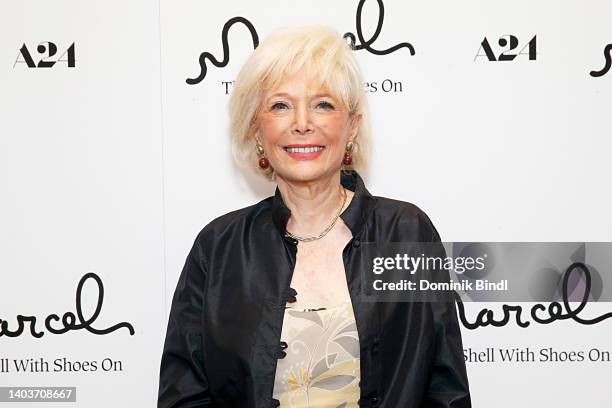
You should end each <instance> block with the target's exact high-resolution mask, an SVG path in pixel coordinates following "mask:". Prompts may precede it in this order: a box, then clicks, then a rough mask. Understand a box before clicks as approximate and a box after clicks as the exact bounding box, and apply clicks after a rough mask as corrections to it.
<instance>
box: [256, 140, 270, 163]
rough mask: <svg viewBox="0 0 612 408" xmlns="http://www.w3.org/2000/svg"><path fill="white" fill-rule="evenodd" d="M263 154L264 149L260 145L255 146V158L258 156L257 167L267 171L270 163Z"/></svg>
mask: <svg viewBox="0 0 612 408" xmlns="http://www.w3.org/2000/svg"><path fill="white" fill-rule="evenodd" d="M263 154H264V149H263V147H262V146H261V145H260V144H257V156H259V167H260V168H262V169H267V168H268V167H270V161H269V160H268V158H267V157H266V156H264V155H263Z"/></svg>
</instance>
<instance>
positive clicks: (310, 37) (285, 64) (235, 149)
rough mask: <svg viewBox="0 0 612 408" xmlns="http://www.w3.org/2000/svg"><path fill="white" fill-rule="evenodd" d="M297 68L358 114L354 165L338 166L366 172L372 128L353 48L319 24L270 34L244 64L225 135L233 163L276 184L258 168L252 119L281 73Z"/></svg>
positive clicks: (268, 172)
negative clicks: (228, 137)
mask: <svg viewBox="0 0 612 408" xmlns="http://www.w3.org/2000/svg"><path fill="white" fill-rule="evenodd" d="M301 69H304V70H305V72H306V73H307V75H308V76H309V77H310V78H313V79H315V80H316V81H319V83H320V84H321V85H322V86H323V87H324V88H326V89H327V90H328V91H329V92H330V93H331V94H332V95H333V96H334V97H335V98H336V99H338V100H339V101H340V102H341V103H342V105H343V108H345V109H346V110H347V111H348V112H349V115H350V116H352V115H355V114H361V115H362V117H361V122H360V125H359V129H358V132H357V135H356V137H355V139H354V142H353V150H352V156H353V163H352V165H351V166H345V165H344V164H342V165H341V168H342V169H345V170H350V169H351V168H354V169H355V170H357V171H359V172H360V171H362V170H365V168H366V167H367V164H368V160H369V154H370V124H369V116H368V114H367V113H368V112H367V110H368V107H367V101H366V97H365V92H364V88H363V87H364V82H363V78H362V74H361V70H360V67H359V65H358V63H357V60H356V59H355V57H354V55H353V50H352V49H351V47H350V45H349V44H348V43H347V42H346V41H345V40H344V38H342V36H341V35H340V33H338V31H336V30H335V29H333V28H331V27H328V26H324V25H319V24H304V25H298V26H291V27H285V28H282V29H278V30H276V31H274V32H273V33H272V34H270V35H269V36H268V37H267V38H266V39H265V40H264V41H263V42H261V43H260V44H259V46H258V47H257V48H256V49H255V50H254V51H253V53H252V54H251V56H250V57H249V58H248V60H247V61H246V62H245V64H244V65H243V66H242V68H241V70H240V72H239V73H238V76H237V78H236V81H235V83H234V86H233V89H232V93H231V95H230V100H229V116H230V125H229V128H230V129H229V131H230V137H231V144H232V153H233V155H234V159H235V160H236V162H237V164H238V165H239V166H241V167H244V168H248V169H251V170H252V171H254V172H256V173H257V174H260V175H262V176H265V177H266V178H267V179H268V180H275V174H274V171H273V169H272V168H271V167H272V166H269V167H268V168H267V169H265V170H262V169H261V168H260V167H259V165H258V161H259V157H258V156H257V150H256V140H255V137H254V136H255V128H256V121H257V117H258V116H259V113H260V110H261V108H262V99H263V95H264V93H265V91H266V90H267V89H274V88H275V87H276V86H277V85H278V84H279V83H280V82H281V81H282V79H283V78H284V77H285V75H293V74H294V73H296V72H297V71H300V70H301Z"/></svg>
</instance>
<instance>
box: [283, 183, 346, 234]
mask: <svg viewBox="0 0 612 408" xmlns="http://www.w3.org/2000/svg"><path fill="white" fill-rule="evenodd" d="M342 192H343V193H344V197H343V199H342V205H341V206H340V209H339V210H338V213H337V214H336V216H335V217H334V218H333V220H332V221H331V222H330V223H329V225H328V226H327V227H325V229H324V230H323V231H321V232H319V233H318V234H316V235H310V236H305V237H303V236H299V235H294V234H292V233H290V232H289V231H285V236H287V237H291V238H293V239H297V240H298V241H302V242H309V241H315V240H317V239H321V238H323V237H324V236H325V235H327V233H328V232H329V231H331V229H332V228H333V227H334V225H336V221H338V218H339V217H340V214H341V213H342V209H343V208H344V204H345V203H346V190H345V189H344V187H342Z"/></svg>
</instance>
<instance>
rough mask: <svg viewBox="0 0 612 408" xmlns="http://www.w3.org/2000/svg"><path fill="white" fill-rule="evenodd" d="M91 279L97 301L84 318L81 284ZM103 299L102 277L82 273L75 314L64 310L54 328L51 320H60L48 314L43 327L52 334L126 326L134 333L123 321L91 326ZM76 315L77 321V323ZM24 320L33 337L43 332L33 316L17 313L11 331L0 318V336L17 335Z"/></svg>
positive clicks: (103, 330) (131, 333)
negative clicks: (96, 289) (58, 324)
mask: <svg viewBox="0 0 612 408" xmlns="http://www.w3.org/2000/svg"><path fill="white" fill-rule="evenodd" d="M90 278H91V279H93V280H94V281H95V282H96V284H97V286H98V301H97V303H96V310H95V311H94V313H93V314H92V315H91V317H89V318H85V317H84V316H83V306H82V302H81V299H82V291H83V286H85V282H87V280H88V279H90ZM103 300H104V285H103V284H102V279H100V277H99V276H98V275H96V274H95V273H93V272H89V273H86V274H85V275H83V277H82V278H81V280H80V281H79V284H78V285H77V290H76V316H75V315H74V313H72V312H66V313H64V315H63V316H62V318H61V325H62V326H63V327H60V328H55V327H53V326H52V325H51V321H55V322H58V321H60V317H59V316H58V315H56V314H50V315H49V316H47V317H46V319H45V328H46V329H47V331H48V332H49V333H53V334H63V333H66V332H67V331H70V330H80V329H85V330H87V331H88V332H90V333H93V334H98V335H103V334H108V333H111V332H114V331H115V330H119V329H120V328H126V329H128V331H129V332H130V335H132V336H133V335H134V327H132V325H131V324H130V323H127V322H123V323H117V324H116V325H114V326H111V327H109V328H107V329H96V328H94V327H91V324H92V323H93V322H94V321H95V320H96V319H97V318H98V316H99V315H100V310H102V301H103ZM77 317H78V323H77ZM24 322H30V334H31V335H32V336H33V337H36V338H40V337H42V336H43V335H44V334H45V333H44V332H41V331H36V317H35V316H22V315H17V323H18V325H19V326H18V327H17V329H16V330H15V331H11V330H10V329H9V328H8V322H7V321H6V320H2V319H0V337H2V336H7V337H19V336H21V334H22V333H23V331H24V328H25V327H24Z"/></svg>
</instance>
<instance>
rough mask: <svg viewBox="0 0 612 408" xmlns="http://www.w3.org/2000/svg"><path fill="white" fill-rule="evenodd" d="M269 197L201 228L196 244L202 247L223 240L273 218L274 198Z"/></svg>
mask: <svg viewBox="0 0 612 408" xmlns="http://www.w3.org/2000/svg"><path fill="white" fill-rule="evenodd" d="M273 198H274V197H267V198H265V199H263V200H261V201H259V202H258V203H255V204H252V205H249V206H247V207H243V208H239V209H236V210H233V211H230V212H228V213H225V214H222V215H220V216H218V217H216V218H214V219H213V220H212V221H210V222H209V223H208V224H206V225H204V227H202V228H201V230H200V232H199V233H198V234H197V236H196V239H195V243H194V245H195V244H197V245H198V246H199V247H201V248H205V247H210V246H211V245H212V244H214V243H218V242H223V241H224V240H226V241H227V240H230V238H235V237H237V236H239V235H240V234H239V233H240V232H241V231H242V232H248V231H249V230H251V229H252V228H254V227H255V226H257V225H262V223H266V222H267V221H270V220H271V208H272V199H273Z"/></svg>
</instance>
